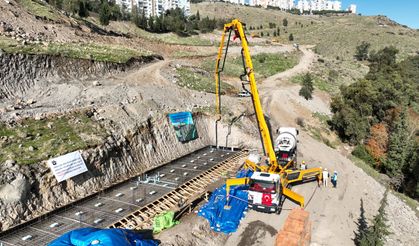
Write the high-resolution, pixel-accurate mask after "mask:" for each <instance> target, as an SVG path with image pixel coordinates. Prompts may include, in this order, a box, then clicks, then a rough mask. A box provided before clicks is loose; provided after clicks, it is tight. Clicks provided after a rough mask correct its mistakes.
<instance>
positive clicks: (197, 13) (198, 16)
mask: <svg viewBox="0 0 419 246" xmlns="http://www.w3.org/2000/svg"><path fill="white" fill-rule="evenodd" d="M196 19H197V20H198V21H199V20H201V16H200V15H199V10H197V11H196Z"/></svg>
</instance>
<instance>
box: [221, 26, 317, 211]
mask: <svg viewBox="0 0 419 246" xmlns="http://www.w3.org/2000/svg"><path fill="white" fill-rule="evenodd" d="M244 26H245V24H244V23H242V22H240V21H239V20H237V19H235V20H233V21H232V22H230V23H227V24H225V25H224V32H223V33H222V36H221V42H220V46H219V49H218V55H217V61H216V66H215V84H216V90H215V91H216V113H217V121H216V125H215V128H216V142H217V141H218V134H217V124H218V122H219V121H220V120H221V115H222V114H221V93H220V86H221V76H220V74H221V73H222V71H223V70H224V65H225V61H226V57H227V53H228V48H229V44H230V40H231V36H232V34H234V39H236V38H238V39H239V40H240V42H241V46H242V49H241V55H242V61H243V74H242V75H241V76H240V79H241V81H242V88H243V90H244V91H247V92H249V93H250V95H251V97H250V98H251V100H252V103H253V107H254V110H255V114H256V120H257V124H258V128H259V133H260V138H261V141H262V147H263V152H264V156H265V158H262V159H265V161H266V163H259V162H254V161H251V160H249V159H248V160H246V162H245V164H244V167H245V168H250V169H252V170H253V171H254V173H253V175H252V176H251V177H250V178H233V179H227V181H226V192H227V205H226V209H229V206H228V203H229V202H228V201H229V198H230V197H229V196H230V187H231V186H234V185H248V187H249V190H248V206H249V208H252V209H255V210H257V211H262V212H268V213H272V212H276V213H279V212H280V211H281V209H282V204H283V201H284V200H285V198H289V199H291V200H293V201H294V202H296V203H298V204H299V205H300V206H301V207H304V197H302V196H301V195H299V194H297V193H295V192H294V191H292V190H291V189H290V186H291V184H293V183H302V182H305V181H312V180H318V179H322V170H321V168H310V169H307V170H298V169H297V168H296V167H295V166H296V165H295V163H296V147H297V139H296V135H297V134H298V131H297V130H296V129H295V128H282V130H283V131H282V132H281V128H280V129H279V136H278V138H277V140H276V143H275V149H276V151H275V149H274V145H273V142H272V139H271V133H270V131H269V128H268V125H267V122H266V120H265V116H264V113H263V110H262V105H261V101H260V98H259V93H258V89H257V86H256V81H255V75H254V71H253V64H252V59H251V56H250V52H249V47H248V41H247V38H246V35H245V30H244ZM227 35H228V36H227ZM226 36H227V44H226V45H225V41H226V40H225V39H226ZM224 48H225V49H224ZM224 51H225V52H224ZM223 53H225V54H224V57H223ZM246 85H248V86H249V88H250V91H249V89H247V88H246Z"/></svg>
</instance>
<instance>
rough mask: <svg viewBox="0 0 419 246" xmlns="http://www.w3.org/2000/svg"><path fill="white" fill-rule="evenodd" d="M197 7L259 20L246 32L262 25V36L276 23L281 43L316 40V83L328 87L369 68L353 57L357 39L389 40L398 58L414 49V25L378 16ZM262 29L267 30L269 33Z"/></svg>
mask: <svg viewBox="0 0 419 246" xmlns="http://www.w3.org/2000/svg"><path fill="white" fill-rule="evenodd" d="M197 10H199V13H200V15H201V17H205V16H209V17H210V18H212V17H215V18H238V19H240V20H241V21H243V22H244V23H246V24H247V26H248V27H250V26H252V27H256V26H257V27H259V26H260V25H262V26H263V29H261V30H255V31H249V32H255V33H260V32H261V31H263V32H264V33H265V36H264V37H265V38H266V39H273V37H272V34H273V32H274V31H276V30H277V28H272V29H270V28H269V23H270V22H271V23H275V24H276V25H277V27H279V29H280V36H279V37H276V38H275V39H276V40H278V41H279V42H280V43H285V44H290V43H294V42H295V43H299V44H306V45H315V48H314V51H315V52H316V53H317V54H319V55H320V56H321V57H322V61H321V62H318V63H316V64H315V65H314V67H313V72H314V74H315V75H316V77H317V78H318V83H317V84H316V87H317V88H319V89H321V90H325V91H328V92H330V93H334V92H336V91H337V89H338V88H339V85H341V84H349V83H352V82H354V81H355V80H357V79H359V78H362V77H363V76H364V75H365V74H366V73H367V72H368V67H367V66H365V64H362V63H360V62H357V61H355V60H354V58H353V55H354V53H355V49H356V46H357V45H359V44H360V43H361V42H362V41H367V42H369V43H371V50H379V49H382V48H384V47H386V46H390V45H393V46H395V47H396V48H397V49H399V50H400V54H399V57H398V58H399V59H404V58H405V57H407V56H409V55H412V54H415V53H416V52H417V51H419V31H418V30H413V29H409V28H406V27H403V26H401V25H398V24H396V23H394V22H392V21H391V20H389V19H387V18H386V17H383V16H368V17H366V16H357V15H348V16H330V17H326V16H299V15H291V14H289V13H286V12H283V11H279V10H272V9H263V8H256V7H248V6H239V5H233V4H226V3H199V4H192V5H191V11H192V13H196V11H197ZM284 18H286V19H287V20H288V26H286V27H284V26H283V25H282V20H283V19H284ZM248 29H249V28H248ZM267 32H269V33H270V34H271V35H270V37H268V38H267V37H266V33H267ZM291 33H292V34H293V36H294V41H292V42H290V41H289V40H288V37H289V35H290V34H291ZM331 71H332V72H331ZM331 73H332V74H333V73H335V74H336V73H337V76H333V77H330V76H329V75H330V74H331Z"/></svg>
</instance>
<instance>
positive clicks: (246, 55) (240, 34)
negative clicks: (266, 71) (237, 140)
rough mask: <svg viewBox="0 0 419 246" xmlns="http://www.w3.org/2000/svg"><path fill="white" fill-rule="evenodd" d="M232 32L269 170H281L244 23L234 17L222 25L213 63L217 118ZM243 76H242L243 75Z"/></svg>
mask: <svg viewBox="0 0 419 246" xmlns="http://www.w3.org/2000/svg"><path fill="white" fill-rule="evenodd" d="M232 32H234V34H235V36H234V38H239V39H240V41H241V46H242V57H243V62H244V69H245V73H244V74H243V75H245V77H247V79H248V82H249V85H250V93H251V96H252V102H253V106H254V109H255V113H256V119H257V122H258V127H259V132H260V135H261V140H262V146H263V149H264V151H265V154H266V156H267V157H268V158H269V170H268V171H269V172H277V171H278V169H279V171H281V172H282V171H283V168H282V167H281V166H280V165H278V161H277V158H276V155H275V151H274V148H273V144H272V139H271V135H270V132H269V128H268V125H267V123H266V120H265V116H264V114H263V110H262V104H261V102H260V98H259V92H258V89H257V86H256V80H255V74H254V72H253V64H252V59H251V57H250V52H249V46H248V43H247V38H246V34H245V33H244V24H243V23H241V22H240V21H239V20H237V19H235V20H233V21H232V22H231V23H227V24H225V25H224V32H223V34H222V36H221V42H220V46H219V49H218V55H217V61H216V65H215V88H216V89H215V93H216V113H217V115H218V119H220V118H221V91H220V85H221V82H220V73H221V72H222V71H223V69H224V63H225V60H226V56H227V52H228V47H229V43H230V37H231V33H232ZM227 33H228V40H227V45H226V49H225V55H224V58H223V48H224V43H225V36H226V34H227ZM221 59H223V63H222V66H220V62H221ZM243 77H244V76H243Z"/></svg>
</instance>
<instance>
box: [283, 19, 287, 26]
mask: <svg viewBox="0 0 419 246" xmlns="http://www.w3.org/2000/svg"><path fill="white" fill-rule="evenodd" d="M282 25H283V26H288V20H287V18H284V19H283V20H282Z"/></svg>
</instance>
